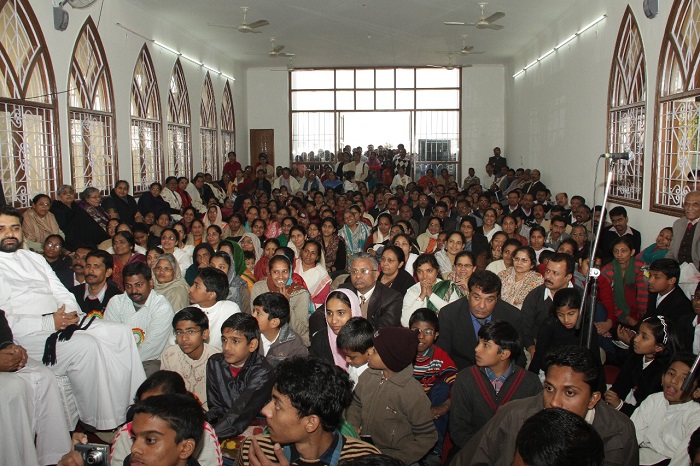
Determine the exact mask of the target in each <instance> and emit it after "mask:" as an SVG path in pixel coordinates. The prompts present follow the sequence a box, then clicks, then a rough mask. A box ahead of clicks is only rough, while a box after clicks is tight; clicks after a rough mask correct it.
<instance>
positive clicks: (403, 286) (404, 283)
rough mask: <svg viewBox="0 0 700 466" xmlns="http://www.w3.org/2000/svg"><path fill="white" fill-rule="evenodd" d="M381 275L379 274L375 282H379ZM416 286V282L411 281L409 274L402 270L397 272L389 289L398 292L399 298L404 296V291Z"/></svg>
mask: <svg viewBox="0 0 700 466" xmlns="http://www.w3.org/2000/svg"><path fill="white" fill-rule="evenodd" d="M382 275H383V274H381V273H380V274H379V278H378V279H377V281H378V282H379V281H381V279H382ZM415 284H416V281H415V280H414V279H413V277H412V276H411V274H410V273H408V272H406V271H405V270H404V269H401V270H399V273H398V274H397V275H396V278H394V281H393V282H392V283H391V286H390V287H389V288H391V289H392V290H394V291H398V292H399V294H401V296H405V295H406V291H408V289H409V288H410V287H412V286H413V285H415Z"/></svg>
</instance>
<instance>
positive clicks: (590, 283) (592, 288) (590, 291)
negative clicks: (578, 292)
mask: <svg viewBox="0 0 700 466" xmlns="http://www.w3.org/2000/svg"><path fill="white" fill-rule="evenodd" d="M615 163H616V162H615V160H612V159H611V160H610V163H609V164H608V176H607V177H606V179H605V194H604V195H603V204H602V211H601V219H600V221H599V222H598V231H597V232H596V235H595V238H594V240H593V243H592V244H591V255H590V257H589V259H590V261H589V262H588V277H587V278H586V284H585V286H584V288H583V297H582V299H581V308H580V309H579V322H578V324H577V328H580V327H581V324H582V323H583V322H584V319H585V322H586V324H587V327H584V330H585V332H586V348H588V349H590V348H591V342H592V340H593V337H594V332H595V333H596V335H595V336H597V332H596V331H595V325H594V320H595V308H596V302H597V299H598V276H599V275H600V270H598V269H597V268H595V253H596V252H597V250H598V241H599V240H600V235H601V234H602V232H603V223H604V222H603V218H604V217H603V214H604V213H605V207H606V205H607V204H608V196H609V195H610V186H611V185H612V177H613V174H614V172H615ZM594 202H595V199H594ZM587 303H588V304H589V305H588V306H586V304H587ZM586 308H588V309H587V313H586ZM582 337H583V335H582Z"/></svg>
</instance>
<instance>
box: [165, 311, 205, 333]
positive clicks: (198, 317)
mask: <svg viewBox="0 0 700 466" xmlns="http://www.w3.org/2000/svg"><path fill="white" fill-rule="evenodd" d="M186 320H188V321H191V322H192V323H193V324H195V325H196V326H197V327H199V329H200V330H201V331H202V332H203V331H205V330H209V317H207V315H206V314H205V313H204V311H203V310H201V309H200V308H198V307H194V306H187V307H186V308H183V309H182V310H180V311H178V312H177V313H175V316H174V317H173V328H175V327H176V326H177V323H178V322H182V321H186Z"/></svg>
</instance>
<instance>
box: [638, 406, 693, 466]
mask: <svg viewBox="0 0 700 466" xmlns="http://www.w3.org/2000/svg"><path fill="white" fill-rule="evenodd" d="M632 422H633V423H634V428H635V430H636V431H637V441H638V442H639V464H656V463H659V462H661V461H663V460H665V459H667V458H671V465H670V466H681V465H682V466H685V465H687V464H688V441H689V440H690V435H691V434H692V433H693V432H694V431H695V429H697V428H698V427H700V404H699V403H696V402H695V401H688V402H687V403H681V404H677V405H669V403H668V401H667V400H666V398H664V394H663V392H659V393H653V394H651V395H649V396H648V397H647V398H646V399H645V400H644V401H643V402H642V404H641V405H640V406H639V407H638V408H637V409H636V410H635V411H634V413H632Z"/></svg>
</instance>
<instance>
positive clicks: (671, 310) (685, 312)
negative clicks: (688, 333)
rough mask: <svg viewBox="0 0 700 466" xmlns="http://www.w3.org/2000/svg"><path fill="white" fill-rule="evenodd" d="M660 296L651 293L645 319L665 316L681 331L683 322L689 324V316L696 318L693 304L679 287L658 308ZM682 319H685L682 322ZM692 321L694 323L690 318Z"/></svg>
mask: <svg viewBox="0 0 700 466" xmlns="http://www.w3.org/2000/svg"><path fill="white" fill-rule="evenodd" d="M658 295H659V294H658V293H649V304H648V305H647V313H646V315H645V316H644V318H645V319H646V318H647V317H652V316H664V317H665V318H666V319H668V320H670V321H671V322H673V323H674V324H675V325H676V328H677V329H679V330H680V327H679V325H682V322H687V321H688V319H689V316H693V317H695V312H694V311H693V304H692V303H691V302H690V300H689V299H688V297H687V296H686V295H685V293H683V290H681V289H680V288H679V287H675V288H674V289H673V291H671V292H670V293H669V294H668V296H666V297H665V298H664V299H663V301H661V303H660V304H659V307H656V298H657V297H658ZM681 319H683V320H682V322H681ZM690 321H691V322H692V318H690Z"/></svg>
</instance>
